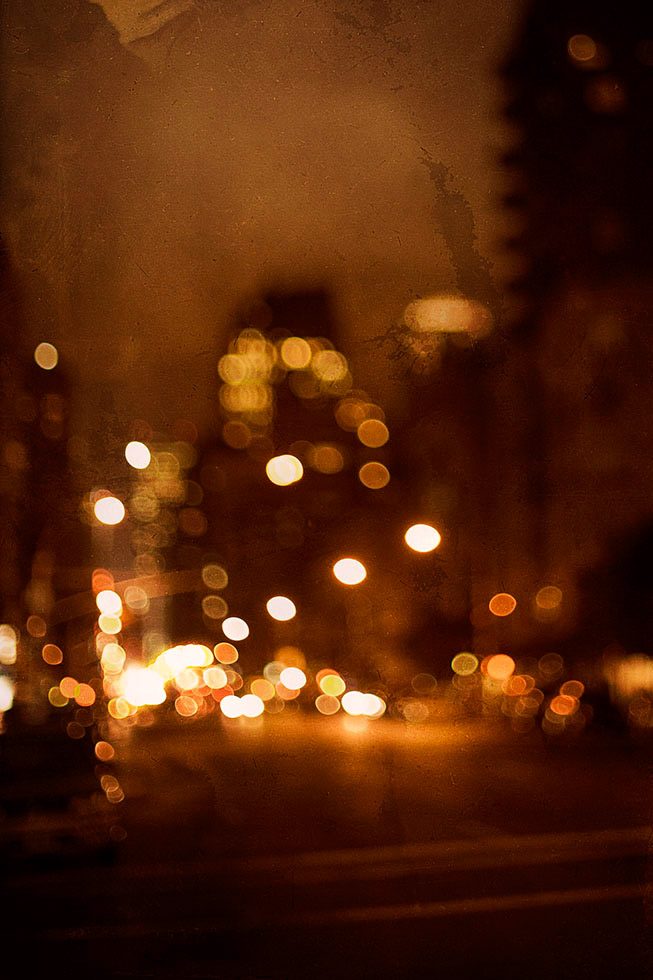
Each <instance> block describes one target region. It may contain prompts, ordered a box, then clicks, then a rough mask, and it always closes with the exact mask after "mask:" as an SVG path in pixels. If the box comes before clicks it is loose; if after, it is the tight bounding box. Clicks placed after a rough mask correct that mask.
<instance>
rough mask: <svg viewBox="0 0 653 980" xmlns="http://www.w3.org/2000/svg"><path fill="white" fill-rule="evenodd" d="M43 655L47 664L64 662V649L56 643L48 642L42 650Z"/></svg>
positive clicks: (53, 664) (54, 664) (52, 664)
mask: <svg viewBox="0 0 653 980" xmlns="http://www.w3.org/2000/svg"><path fill="white" fill-rule="evenodd" d="M41 656H42V657H43V660H44V661H45V663H46V664H50V665H51V666H56V664H60V663H63V651H62V650H61V649H60V648H59V647H58V646H57V645H56V643H46V644H45V646H44V647H43V649H42V650H41Z"/></svg>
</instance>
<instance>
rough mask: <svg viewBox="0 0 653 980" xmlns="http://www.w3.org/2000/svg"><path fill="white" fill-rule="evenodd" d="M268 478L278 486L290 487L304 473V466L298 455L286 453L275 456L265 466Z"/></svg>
mask: <svg viewBox="0 0 653 980" xmlns="http://www.w3.org/2000/svg"><path fill="white" fill-rule="evenodd" d="M265 472H266V473H267V475H268V479H269V480H270V481H271V482H272V483H274V484H276V486H278V487H288V486H290V484H291V483H297V481H298V480H301V478H302V476H303V475H304V467H303V466H302V464H301V463H300V461H299V460H298V459H297V457H296V456H291V455H289V454H286V455H284V456H273V457H272V459H270V460H268V462H267V464H266V466H265Z"/></svg>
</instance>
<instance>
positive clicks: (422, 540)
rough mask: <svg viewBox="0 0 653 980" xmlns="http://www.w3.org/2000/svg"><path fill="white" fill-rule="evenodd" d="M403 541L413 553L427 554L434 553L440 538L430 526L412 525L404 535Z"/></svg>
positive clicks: (437, 532) (438, 533)
mask: <svg viewBox="0 0 653 980" xmlns="http://www.w3.org/2000/svg"><path fill="white" fill-rule="evenodd" d="M404 540H405V542H406V544H407V545H408V547H409V548H412V550H413V551H418V552H420V553H421V554H427V553H428V552H429V551H435V549H436V548H437V547H438V545H439V544H440V541H441V540H442V537H441V535H440V532H439V531H436V529H435V528H434V527H433V526H432V525H431V524H413V525H411V527H409V528H408V530H407V531H406V533H405V534H404Z"/></svg>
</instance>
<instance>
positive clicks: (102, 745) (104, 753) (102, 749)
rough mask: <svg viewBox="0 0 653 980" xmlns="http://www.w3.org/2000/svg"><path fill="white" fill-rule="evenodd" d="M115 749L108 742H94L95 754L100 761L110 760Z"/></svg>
mask: <svg viewBox="0 0 653 980" xmlns="http://www.w3.org/2000/svg"><path fill="white" fill-rule="evenodd" d="M115 754H116V751H115V749H114V747H113V745H111V744H110V743H109V742H103V741H100V742H96V745H95V755H96V756H97V758H98V759H99V760H100V762H110V761H111V759H113V757H114V756H115Z"/></svg>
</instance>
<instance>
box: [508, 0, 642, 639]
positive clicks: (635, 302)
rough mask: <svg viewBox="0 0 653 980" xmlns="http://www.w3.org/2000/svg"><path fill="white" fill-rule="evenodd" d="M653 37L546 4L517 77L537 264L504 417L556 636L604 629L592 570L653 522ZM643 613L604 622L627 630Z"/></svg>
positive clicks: (523, 284) (638, 20)
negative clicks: (557, 595)
mask: <svg viewBox="0 0 653 980" xmlns="http://www.w3.org/2000/svg"><path fill="white" fill-rule="evenodd" d="M652 38H653V14H652V12H651V10H650V9H649V8H647V7H646V6H645V5H642V4H639V3H635V2H626V3H616V2H609V3H600V4H595V3H591V2H585V0H583V2H573V3H560V2H553V3H551V2H537V3H535V4H532V5H531V6H530V8H529V10H528V12H527V14H526V18H525V21H524V25H523V28H522V30H521V33H520V35H519V37H518V39H517V43H516V46H515V49H514V51H513V53H512V55H511V57H510V59H509V61H508V63H507V65H506V66H505V70H504V76H505V79H506V83H507V86H508V89H509V104H508V107H507V114H508V117H509V119H510V120H511V121H512V122H513V123H514V124H515V126H516V128H517V133H518V135H517V141H516V144H515V146H514V149H513V150H512V151H511V152H510V153H509V154H508V155H507V157H506V158H505V161H504V162H505V163H506V165H508V166H509V167H510V168H511V169H512V173H513V190H512V192H511V193H510V194H509V195H508V198H507V201H506V203H507V204H508V205H509V206H510V207H512V208H513V209H514V226H515V229H516V231H515V233H514V236H513V238H512V241H511V243H510V244H511V246H512V247H513V248H515V249H516V250H517V251H518V253H519V255H520V256H521V258H522V259H523V260H524V262H525V272H524V275H523V277H522V279H521V281H520V282H518V283H516V284H515V288H516V290H517V292H518V293H519V294H520V295H521V301H522V302H521V306H520V312H519V315H518V317H517V320H516V322H515V324H514V326H513V331H512V333H511V335H510V342H511V353H510V361H511V368H510V372H511V376H512V379H513V380H512V391H516V393H517V395H516V400H515V401H514V403H513V405H512V406H511V407H510V409H507V410H506V412H505V418H506V426H507V427H508V428H510V426H511V427H512V441H511V446H512V448H513V452H514V459H515V464H516V465H515V464H513V465H512V469H511V470H510V466H509V471H511V472H512V479H513V481H514V484H515V485H516V486H519V487H520V492H519V493H518V494H516V495H515V497H516V501H517V506H516V507H515V508H513V511H514V513H513V516H512V518H511V520H510V521H509V522H508V523H507V525H506V527H505V528H504V530H505V537H506V539H509V540H510V541H511V542H512V544H513V549H514V551H515V552H516V551H517V550H518V549H519V548H520V542H521V545H522V547H521V551H522V554H523V563H524V573H523V584H524V586H525V587H527V588H529V589H530V590H531V591H532V592H533V593H534V592H535V591H536V590H537V588H539V586H540V585H543V584H545V582H547V581H554V582H555V584H558V585H560V586H561V588H562V589H563V593H564V599H563V604H562V607H561V614H560V617H559V618H558V619H557V621H556V623H557V625H555V624H550V625H549V627H548V629H549V633H548V634H547V630H546V629H545V630H544V635H545V636H546V635H548V636H550V637H552V638H555V636H556V630H557V631H558V632H559V633H560V634H564V633H567V634H571V633H574V632H575V631H582V630H583V629H585V630H586V632H587V631H589V632H591V624H590V622H589V617H590V608H591V607H592V601H591V600H590V599H588V598H587V597H586V593H587V588H588V584H587V583H588V582H589V581H590V577H588V570H589V569H591V568H598V567H601V566H603V567H607V565H608V564H609V563H610V561H611V560H612V559H611V555H612V554H614V550H615V547H616V550H617V551H618V550H619V548H618V547H617V546H615V544H614V542H615V541H618V540H619V539H620V538H623V539H624V541H627V540H628V539H632V538H633V536H635V537H636V535H637V528H638V527H639V526H640V525H645V524H647V523H648V522H649V521H650V519H651V516H652V515H653V505H652V503H651V500H652V499H653V498H652V491H653V468H652V465H651V459H652V458H653V432H652V431H651V426H650V408H649V406H650V404H651V398H652V396H653V349H652V346H651V312H650V311H651V299H652V294H653V289H652V287H651V279H650V273H651V258H652V254H651V253H652V249H653V239H652V237H651V234H650V227H651V220H652V218H653V186H652V184H651V180H650V173H651V168H652V165H653V121H652V117H651V111H650V106H651V103H652V100H653V41H652ZM508 415H511V416H512V422H510V421H509V419H508ZM519 467H521V468H522V472H521V473H520V472H519V471H518V468H519ZM624 547H626V545H625V544H624ZM635 564H636V563H635ZM632 567H635V566H634V565H632ZM615 574H616V566H615ZM629 574H630V573H629ZM606 575H607V576H608V577H610V576H609V575H608V573H607V572H606ZM627 579H628V575H625V577H622V579H621V581H622V586H620V589H623V588H625V589H628V590H630V594H631V597H634V596H635V595H636V594H637V590H638V587H637V586H636V585H635V583H634V582H631V583H630V585H627V584H626V583H627ZM633 590H634V591H633ZM617 591H619V590H617ZM614 595H616V592H615V593H614ZM584 596H585V597H584ZM604 598H605V601H606V602H612V601H613V599H611V598H610V596H608V595H606V596H605V597H604ZM613 598H614V596H613ZM629 601H630V600H628V601H626V599H625V597H623V596H622V600H620V602H619V609H620V612H619V613H618V614H617V612H616V610H617V605H616V604H615V606H614V615H613V614H611V615H610V616H608V617H607V619H606V618H605V617H604V622H607V620H610V619H611V621H612V623H613V626H612V628H613V629H616V628H617V627H616V625H615V624H616V623H617V621H618V619H619V616H621V615H625V609H626V607H627V606H628V603H629Z"/></svg>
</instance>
